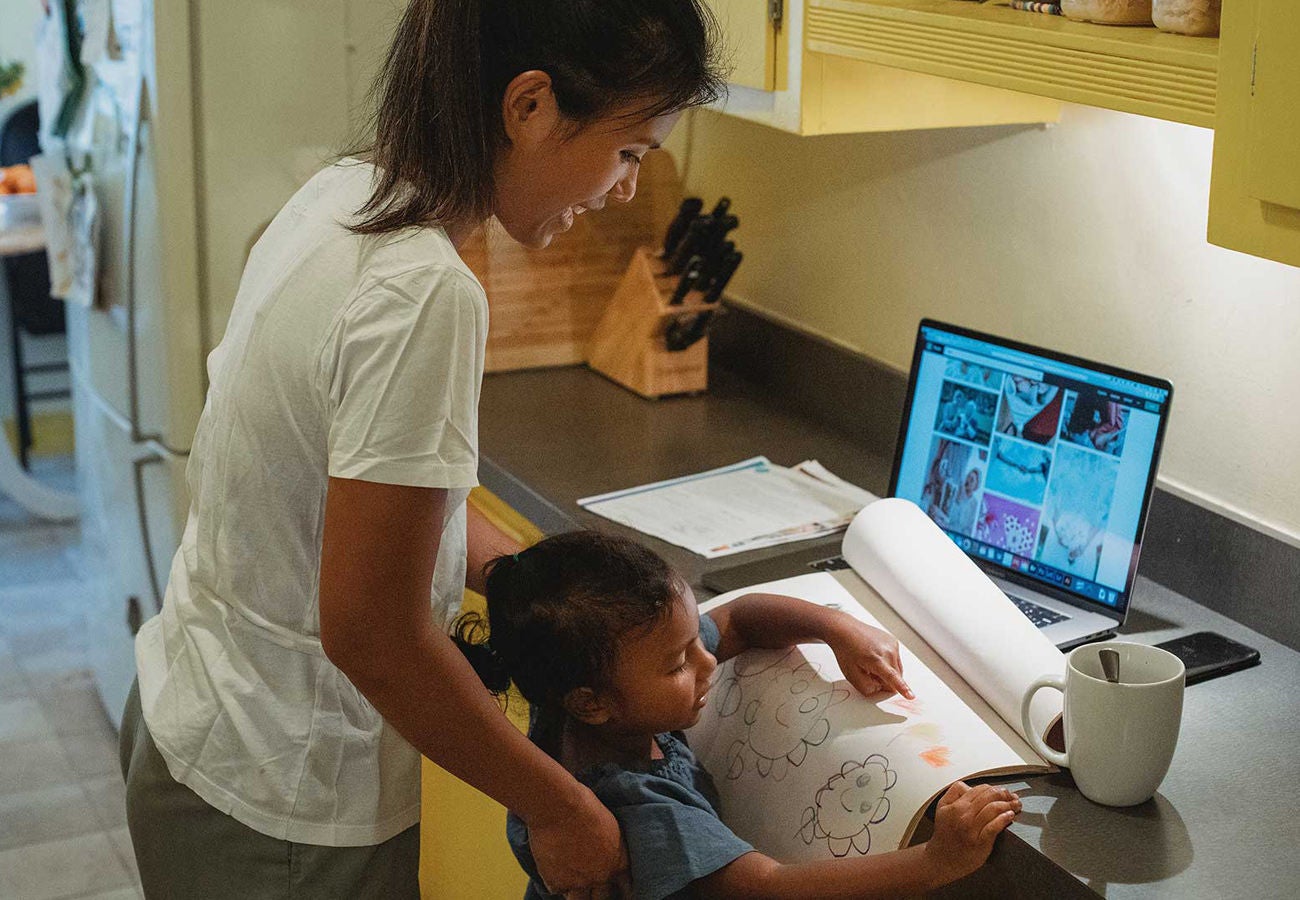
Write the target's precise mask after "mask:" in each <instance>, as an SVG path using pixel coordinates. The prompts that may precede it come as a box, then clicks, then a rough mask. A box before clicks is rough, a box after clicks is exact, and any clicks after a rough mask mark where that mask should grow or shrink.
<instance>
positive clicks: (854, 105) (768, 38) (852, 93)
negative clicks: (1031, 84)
mask: <svg viewBox="0 0 1300 900" xmlns="http://www.w3.org/2000/svg"><path fill="white" fill-rule="evenodd" d="M707 2H708V4H709V6H710V7H711V9H712V10H713V12H714V15H715V16H716V17H717V19H718V22H719V24H720V25H721V26H722V29H723V33H724V36H725V39H726V51H727V54H728V61H729V62H730V63H731V65H732V66H733V67H734V68H733V71H732V73H731V76H730V85H729V94H728V96H727V98H726V100H725V101H723V102H721V103H720V104H719V108H720V109H721V110H722V111H723V112H726V113H727V114H728V115H733V116H737V117H739V118H742V119H747V120H749V121H753V122H760V123H762V124H764V125H770V126H772V127H774V128H780V129H782V130H783V131H789V132H793V133H794V134H804V135H814V134H847V133H854V132H871V131H905V130H909V129H916V128H955V127H962V126H973V125H1011V124H1022V123H1030V122H1055V121H1056V120H1057V119H1058V118H1059V117H1060V106H1061V105H1060V103H1059V102H1057V101H1055V100H1052V99H1049V98H1045V97H1038V96H1033V95H1030V94H1025V93H1022V92H1017V91H1013V90H1006V89H1004V88H1002V87H998V86H992V87H991V86H988V85H982V84H974V83H971V82H970V81H968V80H954V79H952V78H950V77H940V76H938V75H936V74H934V73H928V72H921V71H915V70H909V69H906V68H899V67H897V66H888V65H878V64H875V63H873V62H872V61H870V60H865V59H862V58H858V57H856V56H854V55H853V54H844V53H824V52H820V51H819V50H817V49H816V48H813V47H812V46H811V44H807V45H806V44H805V41H804V28H805V21H806V19H805V14H806V13H810V8H808V7H806V6H805V4H806V3H809V2H812V0H707Z"/></svg>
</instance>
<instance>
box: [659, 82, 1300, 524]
mask: <svg viewBox="0 0 1300 900" xmlns="http://www.w3.org/2000/svg"><path fill="white" fill-rule="evenodd" d="M1211 138H1212V135H1211V133H1210V132H1209V131H1207V130H1204V129H1200V128H1194V127H1191V126H1185V125H1176V124H1171V123H1168V122H1162V121H1158V120H1154V119H1148V118H1143V117H1139V116H1131V115H1125V114H1122V113H1114V112H1107V111H1103V110H1097V109H1091V108H1086V107H1078V106H1067V107H1066V108H1065V110H1064V113H1063V116H1062V121H1061V123H1060V124H1059V125H1056V126H1005V127H997V128H968V129H950V130H937V131H922V132H906V133H885V134H870V135H845V136H832V137H818V138H799V137H793V136H790V135H787V134H784V133H782V132H779V131H775V130H773V129H769V128H766V127H764V126H761V125H754V124H750V123H747V122H743V121H740V120H737V119H733V118H729V117H725V116H721V115H719V114H717V113H713V112H710V111H700V112H698V113H695V114H694V116H693V117H690V118H686V119H683V121H682V123H681V124H680V125H679V126H678V128H677V130H676V131H675V132H674V134H673V136H672V138H671V139H670V141H669V145H668V146H669V150H670V151H672V152H673V153H674V155H675V156H676V157H677V159H678V164H679V167H680V168H681V169H683V170H684V174H685V178H686V181H687V188H688V190H689V191H690V192H691V193H697V194H701V195H702V196H704V197H705V200H706V202H708V203H712V202H713V199H714V198H716V197H717V196H718V195H719V194H723V193H725V194H727V195H728V196H730V197H731V199H732V202H733V206H732V210H733V212H735V213H737V214H738V215H739V216H740V221H741V227H740V230H739V231H738V233H737V234H736V235H735V238H736V241H737V243H738V244H739V246H740V249H742V250H743V251H744V252H745V263H744V265H742V266H741V268H740V271H739V273H738V274H737V276H736V279H735V281H734V282H733V286H732V287H731V288H730V289H729V291H728V293H729V294H731V295H732V296H733V297H734V298H735V299H737V300H738V301H739V302H740V303H741V304H743V305H746V306H750V307H752V308H754V309H756V310H757V311H759V312H761V313H764V314H766V315H768V316H770V317H774V318H776V319H778V320H780V321H784V322H786V323H788V324H791V325H793V326H795V327H797V328H800V329H803V330H805V331H808V332H811V333H814V334H817V335H820V336H822V337H825V338H828V339H830V340H832V341H834V342H836V343H839V344H841V345H843V346H845V347H847V348H849V349H852V350H855V351H858V352H861V353H864V354H866V355H868V356H871V357H874V358H876V359H878V360H881V361H883V362H885V363H887V364H889V365H891V366H894V367H896V368H898V369H900V370H901V369H905V368H906V367H907V365H908V364H909V363H910V359H911V350H912V342H913V338H914V335H915V331H916V324H917V321H918V320H919V319H920V318H921V317H922V316H933V317H935V318H940V319H945V320H948V321H953V322H957V323H961V324H966V325H969V326H972V327H978V328H982V329H984V330H986V331H992V332H995V333H1001V334H1007V335H1011V336H1014V337H1017V338H1020V339H1023V340H1026V341H1029V342H1031V343H1037V344H1043V345H1046V346H1050V347H1054V348H1057V349H1060V350H1062V351H1065V352H1069V353H1074V354H1077V355H1080V356H1084V357H1090V358H1094V359H1101V360H1104V361H1107V362H1110V363H1114V364H1116V365H1120V366H1125V367H1129V368H1133V369H1137V370H1139V371H1146V372H1149V373H1151V374H1156V375H1162V376H1164V377H1167V378H1169V379H1170V380H1172V381H1173V383H1174V387H1175V394H1174V403H1173V415H1172V418H1171V421H1170V425H1169V430H1168V433H1167V437H1166V441H1165V451H1164V457H1163V460H1162V464H1161V485H1162V487H1165V488H1166V489H1168V490H1170V491H1172V492H1174V493H1177V494H1180V495H1182V496H1185V497H1188V498H1189V499H1192V500H1193V501H1194V502H1197V503H1200V504H1201V505H1204V506H1209V507H1210V508H1212V509H1215V510H1217V511H1219V512H1222V513H1224V514H1227V515H1229V516H1232V517H1234V518H1237V519H1239V520H1242V521H1247V522H1248V523H1249V524H1253V525H1254V526H1255V527H1257V528H1260V529H1261V530H1264V531H1266V532H1268V533H1270V534H1272V535H1274V536H1277V537H1281V538H1282V539H1284V540H1288V541H1289V542H1291V543H1296V544H1300V449H1297V448H1300V415H1298V414H1294V413H1292V412H1291V409H1292V406H1293V403H1294V401H1293V397H1294V396H1295V395H1296V394H1297V392H1298V391H1300V352H1297V350H1296V339H1297V336H1298V335H1300V269H1296V268H1293V267H1290V266H1285V265H1281V264H1278V263H1273V262H1268V261H1265V260H1261V259H1257V258H1255V257H1251V256H1246V255H1244V254H1240V253H1235V252H1233V251H1230V250H1224V249H1222V248H1219V247H1215V246H1212V245H1210V244H1207V243H1206V241H1205V223H1206V210H1207V204H1208V195H1209V172H1210V150H1211Z"/></svg>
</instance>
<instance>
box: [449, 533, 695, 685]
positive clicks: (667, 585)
mask: <svg viewBox="0 0 1300 900" xmlns="http://www.w3.org/2000/svg"><path fill="white" fill-rule="evenodd" d="M487 572H488V576H487V591H486V593H487V608H488V621H487V623H484V622H483V620H482V617H480V616H478V615H477V614H475V613H466V614H464V615H462V616H460V617H459V618H458V619H457V620H456V624H455V626H454V639H455V641H456V643H457V644H458V645H459V646H460V648H461V651H462V652H463V653H464V654H465V656H466V658H467V659H468V660H469V661H470V664H471V665H473V666H474V670H475V671H476V672H478V675H479V677H480V678H481V679H483V683H484V684H486V685H487V686H488V689H489V690H491V691H493V692H494V693H496V694H498V695H500V694H502V693H504V692H505V691H506V690H507V689H508V688H509V686H510V682H511V681H513V682H514V683H515V685H516V686H517V687H518V688H519V692H520V693H521V694H523V695H524V698H525V699H526V700H528V701H529V702H530V703H533V704H535V705H537V706H539V707H542V708H545V709H558V708H560V705H561V704H562V703H563V700H564V697H565V696H566V695H567V694H568V693H569V692H570V691H572V690H573V689H575V688H579V687H591V688H597V689H599V688H602V687H605V686H606V685H608V683H609V680H610V677H611V676H612V674H613V667H614V660H615V658H616V656H617V653H618V647H619V642H620V641H621V640H622V639H623V638H624V637H625V636H626V635H627V634H629V633H630V632H633V631H635V630H637V629H639V628H642V627H644V626H646V625H649V624H651V623H653V622H655V621H658V620H660V619H661V618H663V617H664V616H666V615H668V613H669V611H670V610H671V609H672V605H673V602H674V601H675V599H676V598H677V596H678V590H679V588H678V580H677V576H676V575H674V573H673V570H672V569H671V568H670V567H669V565H668V563H666V562H664V560H663V558H662V557H660V556H659V555H658V554H656V553H655V552H654V551H652V550H649V549H647V548H645V547H643V546H641V545H640V544H638V543H636V542H635V541H631V540H627V539H626V538H620V537H613V536H610V535H604V534H600V533H599V532H595V531H573V532H568V533H566V534H558V535H555V536H554V537H550V538H547V539H546V540H544V541H542V542H541V543H539V544H536V545H534V546H532V547H530V548H529V549H527V550H525V551H523V552H522V553H519V554H517V555H515V556H502V557H498V558H497V559H495V560H493V561H492V562H490V563H489V564H488V569H487ZM485 635H486V640H485V639H484V638H485Z"/></svg>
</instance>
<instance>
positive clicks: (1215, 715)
mask: <svg viewBox="0 0 1300 900" xmlns="http://www.w3.org/2000/svg"><path fill="white" fill-rule="evenodd" d="M710 374H711V378H712V382H711V385H710V392H709V393H708V394H705V395H702V396H698V397H682V398H672V399H668V400H659V401H647V400H643V399H641V398H639V397H637V396H636V395H634V394H632V393H630V392H628V391H625V390H624V389H622V388H620V387H618V386H617V385H614V384H613V383H611V382H609V381H606V380H605V379H603V378H602V377H600V376H598V375H595V374H593V373H591V372H589V371H588V370H586V369H584V368H569V369H550V370H546V371H541V372H520V373H510V374H501V375H489V376H487V377H486V378H485V379H484V383H483V398H482V404H481V420H480V446H481V450H482V467H481V473H480V477H481V479H482V481H483V483H484V485H485V486H486V487H488V488H489V489H490V490H492V491H494V492H495V493H497V494H498V495H499V496H500V497H501V498H502V499H503V500H505V501H506V502H507V503H509V504H510V505H511V506H513V507H514V508H515V509H517V510H518V511H519V512H520V513H522V514H523V515H525V516H527V517H528V518H530V519H531V520H532V521H533V522H535V523H536V524H537V525H538V526H539V527H541V528H542V529H544V530H546V531H547V532H554V531H559V530H563V529H566V528H571V527H574V526H575V525H591V526H598V527H600V528H603V529H606V530H610V531H616V532H621V533H625V534H629V535H635V536H637V537H638V538H640V539H641V540H644V541H645V542H646V543H647V544H649V545H650V546H652V547H654V549H655V550H657V551H658V552H659V553H661V554H662V555H663V556H665V557H666V558H667V559H668V560H669V562H671V563H672V564H673V565H674V566H675V567H676V568H677V569H678V570H679V571H681V572H682V573H683V574H684V575H685V576H686V578H687V579H688V580H689V581H690V582H691V583H692V584H693V585H695V586H696V587H697V588H698V586H699V583H700V579H701V577H702V576H703V575H704V573H705V572H707V571H710V570H712V569H715V568H721V567H724V566H731V565H735V564H736V563H738V562H746V561H750V560H757V559H761V558H763V557H765V556H772V555H776V554H779V553H781V552H785V551H788V549H789V546H787V547H786V548H779V547H778V548H769V549H766V550H758V551H753V552H751V553H747V554H742V555H737V556H733V557H725V558H723V559H717V560H705V559H702V558H700V557H698V556H695V555H694V554H692V553H690V552H689V551H686V550H684V549H682V548H680V547H674V546H672V545H670V544H666V543H664V542H662V541H658V540H656V539H654V538H650V537H647V536H645V535H640V534H639V533H636V532H632V531H631V530H629V529H626V528H624V527H622V526H620V525H617V524H616V523H613V522H610V521H608V520H606V519H602V518H600V517H598V516H595V515H592V514H591V513H588V512H586V511H585V510H583V509H581V508H580V507H578V506H577V503H576V501H577V500H578V499H579V498H580V497H586V496H591V495H594V494H600V493H604V492H606V491H611V490H617V489H620V488H625V487H631V486H633V485H637V484H644V483H647V482H652V481H658V480H661V479H665V478H672V477H675V476H678V475H684V474H688V473H690V472H698V471H701V470H704V469H709V468H714V467H716V466H721V465H726V464H729V463H733V462H737V461H738V460H741V459H745V458H748V457H750V456H755V455H759V454H761V455H765V456H767V457H768V458H770V459H771V460H772V461H773V462H775V463H778V464H781V465H793V464H794V463H797V462H799V461H801V460H803V459H810V458H812V459H818V460H820V461H821V462H822V463H823V464H824V465H826V466H827V467H828V468H829V469H830V470H831V471H832V472H835V473H836V474H837V475H840V476H841V477H843V478H846V479H848V480H849V481H852V482H854V483H856V484H859V485H861V486H863V487H865V488H867V489H868V490H871V491H874V492H876V493H878V494H883V493H884V492H885V489H886V487H887V484H888V480H889V468H890V460H888V459H883V458H881V457H879V456H872V455H871V454H869V453H866V452H864V451H863V450H862V449H860V448H859V447H858V446H856V445H855V444H853V443H852V442H850V441H849V440H846V439H845V438H844V437H843V436H841V435H839V434H837V433H835V432H831V431H829V430H827V429H826V428H825V427H824V426H821V425H818V424H816V423H813V422H810V421H808V420H805V419H803V418H800V417H799V416H798V415H797V414H796V413H792V412H790V411H788V410H782V409H778V408H775V407H774V406H773V405H771V404H768V403H765V401H764V397H763V396H762V395H761V394H760V393H759V392H757V391H755V390H754V389H753V388H752V387H750V386H748V385H747V384H746V383H745V382H743V381H741V380H739V379H736V378H734V377H730V376H728V374H727V373H726V372H725V371H722V370H718V371H715V372H712V373H710ZM864 402H869V398H866V399H864ZM1203 629H1208V630H1213V631H1218V632H1220V633H1222V634H1225V635H1227V636H1228V637H1231V638H1234V639H1236V640H1239V641H1241V642H1243V643H1245V644H1248V645H1250V646H1252V647H1255V648H1256V649H1258V650H1259V651H1260V654H1261V658H1262V664H1261V665H1260V666H1257V667H1255V668H1252V669H1248V670H1245V671H1241V672H1236V673H1233V674H1231V675H1228V676H1225V677H1223V678H1219V679H1214V680H1211V681H1207V682H1203V683H1201V684H1196V685H1192V686H1190V687H1189V688H1188V689H1187V694H1186V698H1185V702H1184V709H1183V721H1182V732H1181V736H1180V739H1179V744H1178V750H1177V752H1176V754H1175V756H1174V761H1173V764H1172V766H1171V768H1170V771H1169V775H1168V776H1167V777H1166V779H1165V781H1164V783H1163V784H1162V785H1161V788H1160V791H1159V793H1158V794H1157V795H1156V797H1155V798H1154V799H1153V800H1152V801H1149V802H1147V803H1144V804H1142V805H1140V806H1137V807H1133V808H1130V809H1111V808H1107V807H1103V806H1098V805H1097V804H1094V803H1092V802H1091V801H1088V800H1086V799H1084V798H1083V797H1082V796H1081V795H1080V794H1079V793H1078V791H1077V790H1075V788H1074V786H1073V783H1072V781H1071V780H1070V777H1069V775H1068V773H1064V772H1063V773H1060V774H1056V775H1047V776H1041V777H1034V778H1030V779H1027V780H1015V781H1010V782H1008V783H1009V784H1011V785H1012V786H1013V787H1016V788H1017V789H1018V790H1020V791H1021V794H1022V797H1023V798H1024V807H1025V808H1024V812H1023V813H1022V814H1021V815H1020V817H1019V819H1018V820H1017V821H1016V823H1015V824H1013V825H1012V826H1011V829H1010V835H1009V836H1008V837H1006V838H1004V839H1001V840H999V843H998V846H997V848H996V849H995V851H994V854H993V856H992V857H991V858H990V862H989V865H986V866H985V867H984V868H983V869H982V870H981V871H980V872H979V873H977V874H976V875H975V876H973V877H972V878H970V879H966V880H964V881H962V882H959V883H958V884H957V885H955V886H953V887H952V888H951V889H949V890H947V891H944V892H941V893H942V895H943V896H961V897H972V896H989V897H994V896H996V897H1069V896H1083V897H1087V896H1095V895H1097V894H1100V895H1102V896H1105V897H1111V898H1123V897H1143V898H1147V897H1170V898H1206V900H1209V898H1214V900H1218V898H1229V897H1243V898H1246V897H1249V898H1273V897H1276V898H1294V897H1300V813H1298V812H1297V808H1298V807H1297V801H1296V800H1295V796H1296V794H1297V787H1300V754H1298V753H1297V752H1296V748H1295V744H1296V742H1297V741H1296V739H1297V738H1298V737H1300V724H1298V723H1300V653H1297V652H1295V651H1293V650H1291V649H1289V648H1287V647H1285V646H1283V645H1281V644H1279V643H1277V642H1276V641H1273V640H1271V639H1269V638H1268V637H1266V636H1264V635H1262V634H1259V633H1258V632H1255V631H1252V630H1250V629H1248V628H1245V627H1244V626H1241V625H1238V624H1237V623H1235V622H1233V621H1232V620H1230V619H1227V618H1225V617H1223V616H1221V615H1219V614H1217V613H1215V612H1213V611H1211V610H1208V609H1206V608H1204V607H1202V606H1200V605H1198V604H1195V603H1193V602H1192V601H1190V600H1188V599H1187V598H1185V597H1183V596H1181V595H1179V594H1176V593H1174V592H1172V591H1169V590H1167V589H1165V588H1163V587H1161V586H1160V585H1158V584H1155V583H1154V582H1151V581H1149V580H1147V579H1144V578H1141V577H1140V576H1139V580H1138V585H1137V587H1136V589H1135V591H1134V599H1133V607H1132V610H1131V612H1130V616H1129V620H1128V623H1127V624H1126V625H1125V628H1124V629H1123V635H1124V637H1126V638H1127V639H1130V640H1135V641H1141V642H1144V643H1156V642H1158V641H1163V640H1166V639H1168V638H1171V637H1176V636H1179V635H1182V634H1186V633H1188V632H1190V631H1199V630H1203ZM1089 889H1090V890H1089Z"/></svg>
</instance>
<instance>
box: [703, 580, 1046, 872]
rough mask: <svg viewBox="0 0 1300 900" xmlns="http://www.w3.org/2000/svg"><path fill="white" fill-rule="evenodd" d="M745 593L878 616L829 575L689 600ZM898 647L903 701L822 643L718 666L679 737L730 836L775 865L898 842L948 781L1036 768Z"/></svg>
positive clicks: (717, 602)
mask: <svg viewBox="0 0 1300 900" xmlns="http://www.w3.org/2000/svg"><path fill="white" fill-rule="evenodd" d="M755 590H759V591H766V592H771V593H784V594H789V595H791V596H796V597H801V598H803V599H805V600H809V601H811V602H814V603H819V604H822V605H825V606H833V607H836V608H838V609H842V610H844V611H845V612H847V613H849V614H850V615H853V616H854V617H856V618H858V619H860V620H861V621H864V622H867V623H868V624H871V625H875V626H876V627H880V624H881V623H879V622H878V621H877V620H876V619H875V618H874V617H873V616H871V614H870V613H868V612H867V611H866V610H865V609H864V608H863V607H862V606H861V604H859V603H858V602H857V601H856V600H855V599H854V598H853V596H852V595H851V594H849V593H848V591H846V590H845V588H844V587H843V585H841V584H840V583H839V582H838V581H837V580H836V579H835V578H834V577H833V576H831V575H829V574H827V573H815V574H811V575H803V576H800V577H798V578H788V579H785V580H783V581H778V582H772V583H770V584H765V585H760V586H756V587H755V588H751V589H747V590H743V591H734V592H732V593H730V594H726V595H723V596H722V597H719V598H715V600H713V601H711V602H710V603H706V604H704V605H703V606H702V607H701V609H702V610H705V611H707V610H709V609H713V608H716V607H717V606H718V605H720V604H721V603H725V602H729V601H730V600H731V599H734V598H735V597H736V596H738V595H741V594H745V593H751V592H752V591H755ZM900 653H901V655H902V659H903V668H904V671H906V672H907V680H908V683H909V684H910V685H911V687H912V690H913V692H914V693H915V694H916V699H915V700H905V699H904V698H902V697H900V696H897V695H888V696H885V695H880V696H879V697H878V698H875V699H872V698H867V697H863V696H862V695H861V694H859V693H857V691H855V690H854V689H853V688H852V687H851V686H850V685H849V683H848V682H847V681H845V680H844V677H843V673H842V672H841V671H840V668H839V665H838V663H837V662H836V660H835V656H834V654H833V653H832V652H831V650H830V648H829V647H827V646H826V645H824V644H801V645H799V646H798V647H789V648H784V649H780V650H750V651H748V652H746V653H743V654H741V655H740V656H738V657H736V658H735V659H733V660H729V661H728V662H726V663H725V664H724V665H723V666H721V667H720V668H719V670H718V673H717V676H716V678H715V682H714V687H713V690H712V691H711V692H710V695H709V702H708V704H707V705H706V706H705V709H704V711H703V712H702V713H701V716H700V721H699V722H698V723H697V724H696V725H695V726H694V727H693V728H691V729H690V731H689V732H688V733H687V734H688V738H689V740H690V744H691V747H692V749H693V750H694V751H695V754H696V756H697V757H698V758H699V760H700V763H701V764H702V765H703V766H704V768H705V769H707V770H708V771H709V773H710V774H711V775H712V776H713V779H714V782H715V784H716V785H717V788H718V794H719V799H720V810H719V811H720V813H721V815H722V819H723V821H724V822H726V823H727V825H728V826H729V827H730V828H731V829H732V830H733V831H735V832H736V834H738V835H739V836H740V837H742V838H744V839H745V840H747V841H749V842H750V843H751V844H753V845H754V846H755V847H756V848H757V849H759V850H760V851H762V852H763V853H766V854H768V855H769V856H772V857H773V858H775V859H779V860H781V861H782V862H800V861H809V860H817V859H829V858H833V857H843V856H849V855H859V854H865V853H867V852H877V853H880V852H886V851H889V850H897V849H898V848H899V847H902V846H904V845H905V844H906V843H907V842H908V840H910V838H911V835H912V832H913V831H914V830H915V826H916V822H917V821H918V820H919V818H920V816H921V814H922V813H923V812H924V810H925V808H926V807H927V806H928V805H929V803H930V800H931V799H932V798H933V797H934V796H935V795H936V794H938V793H940V792H941V791H943V790H945V789H946V788H947V786H948V785H949V784H951V783H952V782H953V781H957V780H959V779H961V778H966V777H970V776H972V775H974V774H978V773H987V772H994V771H1004V770H1008V769H1011V770H1015V771H1024V770H1025V769H1026V768H1035V767H1033V766H1029V767H1026V766H1024V760H1023V758H1022V757H1021V756H1020V755H1019V754H1018V753H1017V752H1016V751H1015V750H1014V749H1012V748H1011V747H1010V746H1008V745H1007V743H1006V742H1005V741H1003V740H1001V739H1000V738H999V737H998V736H997V734H996V733H995V732H994V731H993V730H992V729H990V728H989V727H988V726H987V725H986V724H985V723H984V722H983V720H981V719H980V717H979V716H978V715H976V714H975V713H974V712H973V711H972V710H971V709H970V708H969V707H967V705H966V704H965V703H963V702H962V701H961V699H960V698H959V697H958V696H957V695H956V694H955V693H954V692H953V691H952V690H951V689H949V688H948V687H947V685H945V684H944V683H943V681H942V680H941V679H940V678H939V677H938V676H936V675H935V674H934V673H933V672H931V671H930V670H929V669H928V668H927V667H926V666H925V665H923V664H922V663H921V661H920V660H919V659H918V658H917V657H916V655H915V654H913V653H912V652H911V651H910V650H909V649H908V648H907V647H906V645H905V644H902V645H900Z"/></svg>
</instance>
